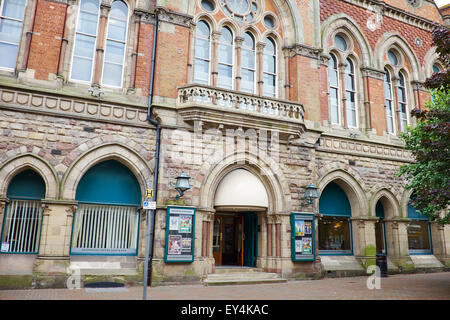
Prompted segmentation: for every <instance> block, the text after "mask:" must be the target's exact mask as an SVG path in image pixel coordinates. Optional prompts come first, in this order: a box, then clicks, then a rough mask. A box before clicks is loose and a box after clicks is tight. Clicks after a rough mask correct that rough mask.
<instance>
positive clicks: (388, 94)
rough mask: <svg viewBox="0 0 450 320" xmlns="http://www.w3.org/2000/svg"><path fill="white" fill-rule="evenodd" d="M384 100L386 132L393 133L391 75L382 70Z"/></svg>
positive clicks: (387, 71) (386, 70)
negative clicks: (383, 73)
mask: <svg viewBox="0 0 450 320" xmlns="http://www.w3.org/2000/svg"><path fill="white" fill-rule="evenodd" d="M384 72H385V75H384V99H385V108H386V124H387V132H388V133H394V117H393V113H392V112H393V94H392V82H391V74H390V72H389V70H388V69H386V68H385V69H384Z"/></svg>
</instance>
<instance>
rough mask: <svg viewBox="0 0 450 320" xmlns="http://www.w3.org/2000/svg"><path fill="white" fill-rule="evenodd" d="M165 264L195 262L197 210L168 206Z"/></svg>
mask: <svg viewBox="0 0 450 320" xmlns="http://www.w3.org/2000/svg"><path fill="white" fill-rule="evenodd" d="M166 219H167V220H166V245H165V251H164V261H165V262H192V261H194V241H195V208H192V207H180V206H168V207H167V213H166Z"/></svg>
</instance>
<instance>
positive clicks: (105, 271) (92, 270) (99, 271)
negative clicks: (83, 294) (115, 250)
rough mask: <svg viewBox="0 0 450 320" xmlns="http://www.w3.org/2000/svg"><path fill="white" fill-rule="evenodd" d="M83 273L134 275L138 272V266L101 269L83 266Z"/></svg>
mask: <svg viewBox="0 0 450 320" xmlns="http://www.w3.org/2000/svg"><path fill="white" fill-rule="evenodd" d="M80 274H81V275H112V276H134V275H137V274H138V271H137V269H136V268H120V269H101V268H83V269H80Z"/></svg>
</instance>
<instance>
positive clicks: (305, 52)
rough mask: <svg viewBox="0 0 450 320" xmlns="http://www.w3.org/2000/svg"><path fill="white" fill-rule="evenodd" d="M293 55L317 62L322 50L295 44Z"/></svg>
mask: <svg viewBox="0 0 450 320" xmlns="http://www.w3.org/2000/svg"><path fill="white" fill-rule="evenodd" d="M293 51H294V55H300V56H304V57H308V58H312V59H316V60H319V57H320V54H321V53H322V49H320V48H315V47H310V46H307V45H304V44H299V43H297V44H295V45H294V47H293Z"/></svg>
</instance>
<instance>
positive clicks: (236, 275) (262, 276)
mask: <svg viewBox="0 0 450 320" xmlns="http://www.w3.org/2000/svg"><path fill="white" fill-rule="evenodd" d="M279 277H280V276H279V275H278V274H277V273H268V272H254V273H219V274H217V273H216V274H209V275H208V279H259V278H260V279H274V278H279Z"/></svg>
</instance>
